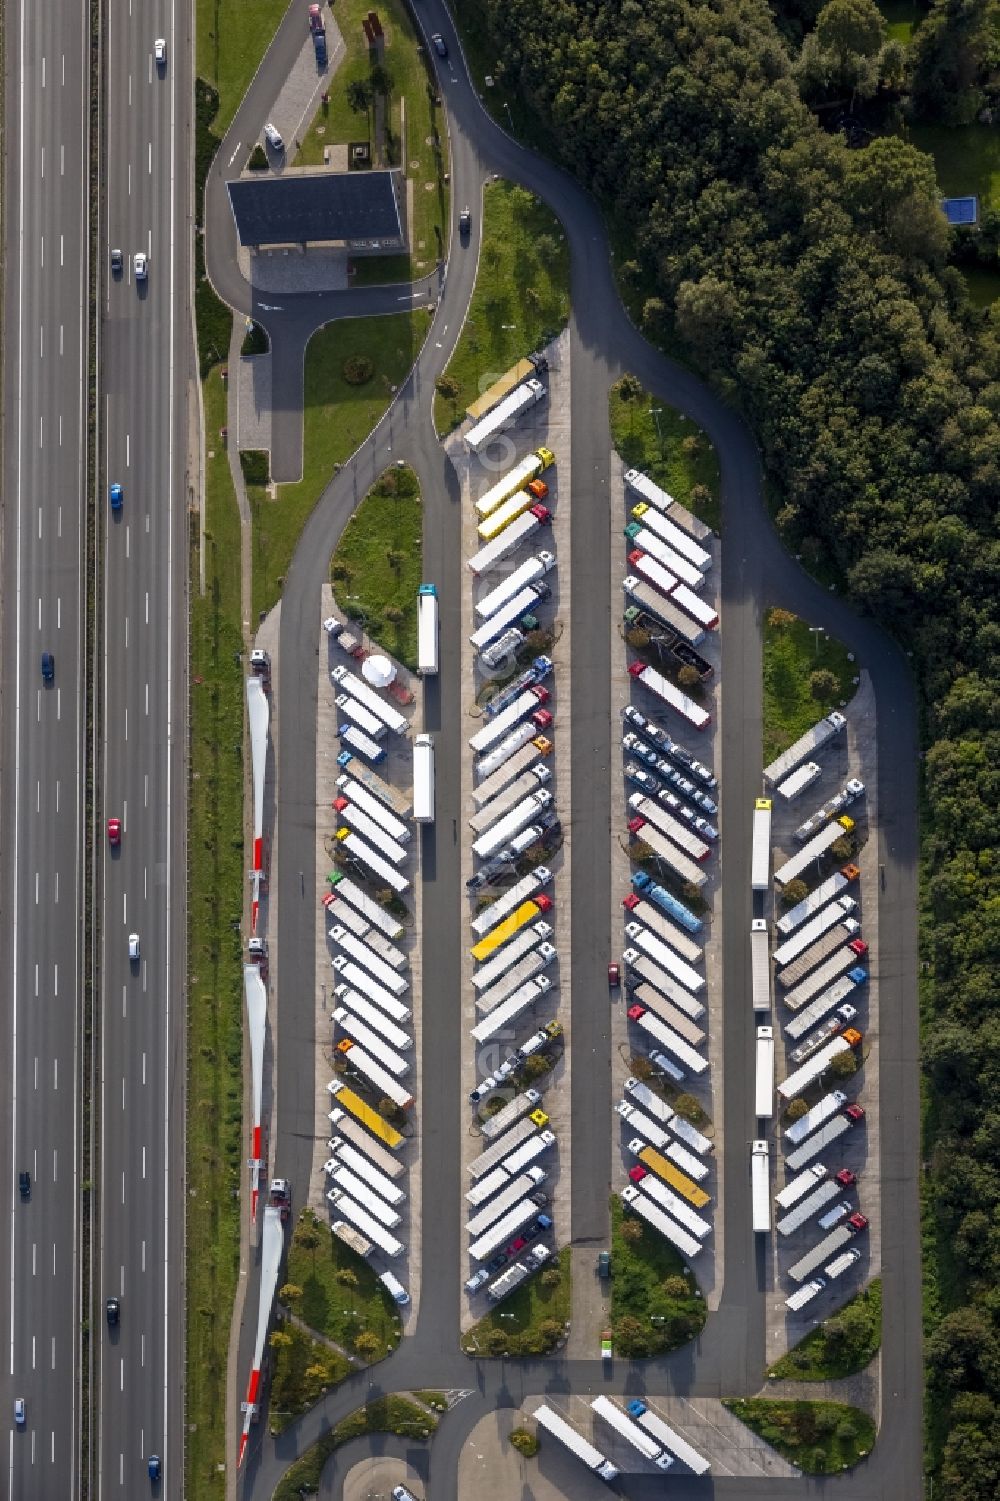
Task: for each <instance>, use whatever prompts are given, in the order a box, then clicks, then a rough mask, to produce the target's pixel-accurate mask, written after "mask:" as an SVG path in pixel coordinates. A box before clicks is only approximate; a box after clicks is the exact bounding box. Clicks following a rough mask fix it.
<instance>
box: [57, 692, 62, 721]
mask: <svg viewBox="0 0 1000 1501" xmlns="http://www.w3.org/2000/svg"><path fill="white" fill-rule="evenodd" d="M56 718H57V719H62V689H61V688H57V689H56Z"/></svg>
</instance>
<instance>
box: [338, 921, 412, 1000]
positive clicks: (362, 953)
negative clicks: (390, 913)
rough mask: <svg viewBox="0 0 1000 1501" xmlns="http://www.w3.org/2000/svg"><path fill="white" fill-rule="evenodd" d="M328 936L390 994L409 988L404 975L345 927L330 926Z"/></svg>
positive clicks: (402, 993)
mask: <svg viewBox="0 0 1000 1501" xmlns="http://www.w3.org/2000/svg"><path fill="white" fill-rule="evenodd" d="M330 937H331V938H332V939H333V941H334V943H336V944H339V946H340V947H341V948H342V949H343V950H344V952H345V953H346V954H349V955H350V957H351V958H352V959H353V960H354V961H355V963H357V964H360V965H363V966H364V968H365V969H367V970H368V972H369V973H370V974H371V975H373V976H374V978H375V979H376V980H377V981H378V983H379V984H380V985H382V986H384V987H385V989H386V990H388V992H389V994H390V995H395V996H401V995H404V994H405V993H406V991H407V990H409V988H410V982H409V980H407V979H406V977H405V976H404V975H401V974H398V973H397V971H396V970H395V969H394V968H393V966H392V965H391V964H388V963H387V962H386V961H385V960H384V959H382V958H380V957H379V955H378V954H376V953H375V952H374V950H373V949H371V948H369V947H368V945H367V944H366V943H363V942H362V940H361V939H360V938H355V936H354V934H353V933H348V931H347V929H346V928H341V927H333V928H331V929H330Z"/></svg>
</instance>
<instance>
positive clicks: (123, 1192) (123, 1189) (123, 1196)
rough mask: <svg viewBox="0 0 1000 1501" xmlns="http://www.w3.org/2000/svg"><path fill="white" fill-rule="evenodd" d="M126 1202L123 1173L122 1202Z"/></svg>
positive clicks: (123, 1175)
mask: <svg viewBox="0 0 1000 1501" xmlns="http://www.w3.org/2000/svg"><path fill="white" fill-rule="evenodd" d="M124 1202H125V1174H124V1172H123V1173H122V1203H123V1204H124Z"/></svg>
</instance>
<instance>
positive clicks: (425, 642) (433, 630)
mask: <svg viewBox="0 0 1000 1501" xmlns="http://www.w3.org/2000/svg"><path fill="white" fill-rule="evenodd" d="M438 633H439V625H438V592H437V585H436V584H421V585H420V588H419V589H418V591H417V671H418V672H419V673H421V674H422V676H424V677H433V676H434V674H435V673H436V672H437V670H438Z"/></svg>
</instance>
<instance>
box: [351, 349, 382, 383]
mask: <svg viewBox="0 0 1000 1501" xmlns="http://www.w3.org/2000/svg"><path fill="white" fill-rule="evenodd" d="M374 374H375V361H374V360H371V359H369V358H368V356H367V355H366V354H352V355H351V357H350V359H349V360H345V361H344V368H343V376H344V379H345V380H346V382H347V384H348V385H349V386H365V385H367V384H368V382H369V381H370V380H371V378H372V376H373V375H374Z"/></svg>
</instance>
